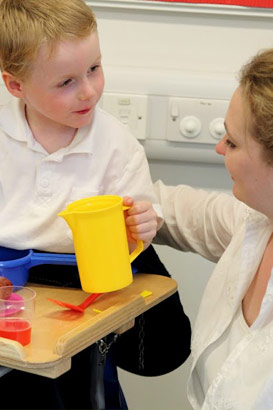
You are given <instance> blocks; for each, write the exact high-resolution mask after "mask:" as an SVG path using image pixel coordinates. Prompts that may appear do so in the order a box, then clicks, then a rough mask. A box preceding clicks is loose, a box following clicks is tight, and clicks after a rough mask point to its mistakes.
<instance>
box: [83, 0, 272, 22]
mask: <svg viewBox="0 0 273 410" xmlns="http://www.w3.org/2000/svg"><path fill="white" fill-rule="evenodd" d="M86 3H87V4H88V5H89V6H90V7H91V8H94V9H95V8H96V9H101V10H102V9H109V10H110V9H112V10H117V9H122V10H125V11H130V10H131V11H132V10H133V11H135V10H139V11H144V12H145V11H147V12H151V11H152V12H157V13H158V12H159V13H160V12H162V13H184V14H185V13H186V14H188V13H190V14H215V15H221V16H238V17H256V18H257V17H258V18H259V17H260V18H269V19H272V17H273V9H263V8H258V7H257V8H256V7H242V6H227V5H215V4H213V5H212V4H186V3H169V2H164V1H163V2H155V1H149V0H98V1H95V0H87V1H86Z"/></svg>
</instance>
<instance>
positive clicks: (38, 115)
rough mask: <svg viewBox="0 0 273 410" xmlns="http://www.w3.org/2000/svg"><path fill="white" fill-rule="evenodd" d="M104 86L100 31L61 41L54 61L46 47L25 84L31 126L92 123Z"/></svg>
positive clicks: (25, 100) (24, 96) (78, 125)
mask: <svg viewBox="0 0 273 410" xmlns="http://www.w3.org/2000/svg"><path fill="white" fill-rule="evenodd" d="M103 87H104V75H103V70H102V66H101V53H100V46H99V40H98V34H97V32H93V33H92V34H90V36H88V37H86V38H83V39H76V40H65V41H60V43H59V44H58V45H57V48H56V50H55V51H54V53H53V54H52V55H51V56H50V58H48V47H47V46H46V45H45V46H42V48H41V50H40V52H39V54H38V57H37V59H36V60H35V62H34V64H33V67H32V68H31V72H30V75H29V76H28V78H27V80H25V81H23V82H21V89H22V99H23V100H24V102H25V103H26V106H27V115H28V120H29V122H30V125H31V123H33V124H35V125H36V126H37V125H38V124H40V125H41V127H43V128H45V127H47V126H48V127H53V128H54V127H57V128H60V129H63V128H66V127H69V128H80V127H83V126H85V125H87V124H89V123H91V121H92V119H93V115H94V108H95V106H96V104H97V102H98V100H99V99H100V97H101V94H102V92H103Z"/></svg>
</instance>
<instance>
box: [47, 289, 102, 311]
mask: <svg viewBox="0 0 273 410" xmlns="http://www.w3.org/2000/svg"><path fill="white" fill-rule="evenodd" d="M100 295H101V293H91V295H89V296H88V298H86V299H85V300H84V301H83V302H82V303H80V304H79V305H73V304H72V303H67V302H63V301H61V300H56V299H51V298H47V300H49V301H50V302H53V303H55V304H56V305H59V306H62V307H64V308H67V309H71V310H75V311H76V312H81V313H83V312H84V309H86V308H87V307H88V306H89V305H91V303H92V302H94V300H95V299H97V297H98V296H100Z"/></svg>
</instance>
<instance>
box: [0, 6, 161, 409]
mask: <svg viewBox="0 0 273 410" xmlns="http://www.w3.org/2000/svg"><path fill="white" fill-rule="evenodd" d="M0 69H1V72H2V78H3V80H4V83H5V86H6V88H7V89H8V91H9V92H10V93H11V95H12V96H13V97H16V98H15V99H12V101H11V102H10V103H8V104H7V105H5V106H3V107H1V108H0V226H1V230H0V245H1V246H6V247H11V248H16V249H38V250H41V251H46V252H65V253H71V252H73V241H72V235H71V231H70V229H69V227H68V226H67V224H66V223H65V221H64V220H63V219H62V218H60V217H58V216H57V214H58V212H59V211H61V210H63V209H64V208H65V207H66V205H67V204H68V203H70V202H72V201H74V200H77V199H80V198H84V197H90V196H93V195H101V194H115V195H125V194H127V195H130V197H132V198H133V199H134V200H135V201H139V200H140V199H141V201H140V202H139V203H136V205H134V207H133V208H131V209H130V210H129V211H128V215H129V216H128V217H127V226H128V229H129V231H130V234H129V237H131V239H132V241H133V240H134V239H136V238H139V239H142V240H143V241H144V243H145V247H147V245H148V244H149V243H150V241H151V239H152V237H153V236H154V235H155V233H156V226H157V222H156V214H155V211H154V210H153V208H152V207H151V206H149V202H148V201H150V202H151V203H154V204H155V207H156V206H158V205H157V204H156V202H157V201H156V197H155V195H154V191H153V185H152V182H151V178H150V174H149V169H148V164H147V160H146V158H145V154H144V150H143V148H142V147H141V146H140V144H139V143H138V142H137V141H136V140H135V139H134V137H132V136H131V135H130V133H129V132H128V131H127V130H126V129H125V128H124V127H123V126H122V125H121V124H120V123H119V122H118V121H117V120H116V119H115V118H113V117H112V116H111V115H109V114H107V113H105V112H104V111H102V110H101V109H99V108H98V107H97V103H98V101H99V99H100V97H101V95H102V92H103V87H104V76H103V70H102V66H101V52H100V47H99V39H98V33H97V25H96V20H95V17H94V15H93V13H92V12H91V10H90V9H89V8H88V6H87V5H86V4H85V3H84V1H82V0H57V1H56V0H42V1H37V0H0ZM136 213H137V214H138V215H135V216H134V214H136ZM47 269H48V270H47V271H46V276H47V275H50V274H51V275H52V272H53V276H54V278H55V275H57V274H58V272H59V270H60V268H59V267H58V269H57V270H56V269H55V270H52V269H53V268H52V269H49V268H47ZM67 272H68V269H67V268H66V269H65V270H64V271H63V272H62V274H63V276H66V274H67ZM73 275H74V276H76V272H75V270H72V277H73ZM38 276H39V273H38ZM32 280H33V277H32ZM68 282H69V281H68ZM71 283H72V286H73V284H74V282H73V278H72V282H71ZM82 353H83V355H82V356H81V357H82V359H78V357H80V355H77V357H76V358H75V361H74V363H73V364H72V370H71V371H70V372H68V374H65V375H64V376H62V377H60V378H59V379H57V380H56V381H49V380H46V381H41V382H42V386H44V387H43V389H45V390H46V391H47V392H46V395H43V396H42V397H40V393H39V389H40V384H39V383H40V379H41V378H39V377H36V376H32V375H28V374H25V375H23V374H22V373H20V372H17V371H12V372H11V373H9V374H7V375H5V376H3V377H2V378H1V379H0V388H1V391H2V392H4V391H6V389H8V388H9V386H13V387H15V386H16V389H17V387H18V388H19V386H21V387H20V388H22V386H24V382H25V383H29V384H31V385H29V386H28V388H27V389H31V394H30V395H29V396H28V397H26V400H27V405H26V404H24V401H23V398H22V395H23V394H22V395H21V394H20V393H17V395H13V397H10V396H9V395H6V396H7V402H6V403H4V402H2V403H1V404H2V407H3V406H4V408H16V406H18V405H20V408H24V405H26V406H27V407H26V408H40V407H41V406H42V408H73V406H76V407H75V408H85V406H86V408H87V407H89V405H88V400H89V399H88V396H89V393H90V392H89V390H90V386H89V385H88V381H86V380H87V374H88V372H89V370H88V369H89V368H90V364H89V353H88V349H86V350H85V351H84V352H82ZM77 361H78V364H77ZM73 369H74V370H73ZM73 371H74V373H73ZM73 374H74V375H73ZM80 374H81V375H82V377H81V380H79V382H80V384H81V386H82V387H81V390H82V391H81V392H79V393H78V394H75V391H73V387H72V386H73V385H74V384H73V383H75V382H76V381H77V379H76V378H77V377H79V375H80ZM83 378H85V383H86V385H84V383H83V381H82V379H83ZM45 383H46V384H45ZM22 391H25V390H24V388H22ZM37 392H38V398H37V396H36V394H37ZM16 396H17V397H18V404H16V403H17V401H16ZM83 396H86V397H87V399H86V400H85V399H84V397H83ZM30 397H31V398H32V399H30ZM74 397H76V398H77V397H78V398H77V400H76V402H75V403H74V404H73V398H74ZM36 399H37V401H36ZM80 400H82V401H81V402H80ZM1 401H2V399H1ZM86 403H87V404H86ZM7 406H9V407H7ZM13 406H14V407H13Z"/></svg>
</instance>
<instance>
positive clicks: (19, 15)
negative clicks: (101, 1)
mask: <svg viewBox="0 0 273 410" xmlns="http://www.w3.org/2000/svg"><path fill="white" fill-rule="evenodd" d="M96 28H97V23H96V19H95V16H94V14H93V13H92V11H91V10H90V8H89V7H88V6H87V4H86V3H85V2H84V1H83V0H0V70H1V71H4V70H6V71H8V72H10V73H11V74H13V75H14V76H15V77H17V78H18V79H19V78H20V79H24V78H26V77H27V75H28V73H29V71H30V68H31V63H32V62H33V61H34V60H35V58H36V56H37V54H38V52H39V49H40V47H41V45H42V44H44V43H46V44H47V45H48V46H49V48H50V52H53V51H54V48H55V46H56V43H57V42H58V41H60V40H64V39H67V38H84V37H87V36H88V35H89V34H91V33H92V32H93V31H94V30H96Z"/></svg>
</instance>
